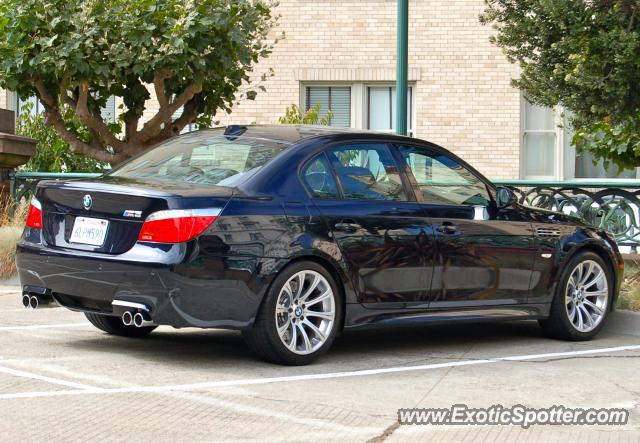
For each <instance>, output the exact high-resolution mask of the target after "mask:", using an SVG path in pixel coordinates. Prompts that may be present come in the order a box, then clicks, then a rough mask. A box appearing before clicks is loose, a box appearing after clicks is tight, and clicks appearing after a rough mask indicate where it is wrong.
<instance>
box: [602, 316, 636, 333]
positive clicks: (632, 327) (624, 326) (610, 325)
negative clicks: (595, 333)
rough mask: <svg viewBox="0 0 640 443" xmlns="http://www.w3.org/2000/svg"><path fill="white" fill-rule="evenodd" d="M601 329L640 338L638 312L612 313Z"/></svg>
mask: <svg viewBox="0 0 640 443" xmlns="http://www.w3.org/2000/svg"><path fill="white" fill-rule="evenodd" d="M603 329H604V330H605V331H607V332H611V333H614V334H623V335H635V336H636V337H640V312H633V311H613V312H612V313H611V314H609V319H608V320H607V322H606V324H605V325H604V328H603Z"/></svg>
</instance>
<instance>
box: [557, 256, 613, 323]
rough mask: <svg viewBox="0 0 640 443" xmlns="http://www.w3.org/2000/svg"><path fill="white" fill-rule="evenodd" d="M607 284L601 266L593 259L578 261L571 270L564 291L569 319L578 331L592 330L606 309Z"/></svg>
mask: <svg viewBox="0 0 640 443" xmlns="http://www.w3.org/2000/svg"><path fill="white" fill-rule="evenodd" d="M608 298H609V286H608V282H607V275H606V273H605V271H604V269H602V266H600V264H598V263H597V262H596V261H593V260H585V261H583V262H580V263H579V264H578V265H577V266H576V267H575V268H574V269H573V271H572V272H571V276H570V277H569V281H568V282H567V288H566V291H565V306H566V310H567V315H568V317H569V321H570V322H571V324H572V325H573V327H574V328H575V329H576V330H578V331H580V332H591V331H593V330H594V329H595V328H596V327H597V326H598V325H599V324H600V322H601V321H602V319H603V318H604V316H605V311H606V309H607V303H608Z"/></svg>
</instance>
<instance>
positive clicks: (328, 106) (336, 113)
mask: <svg viewBox="0 0 640 443" xmlns="http://www.w3.org/2000/svg"><path fill="white" fill-rule="evenodd" d="M316 105H320V117H324V116H325V115H326V114H327V112H329V111H331V113H332V115H333V116H332V118H331V123H330V126H338V127H342V128H348V127H350V126H351V87H350V86H307V87H306V98H305V109H306V110H307V111H308V110H309V109H311V108H313V107H314V106H316Z"/></svg>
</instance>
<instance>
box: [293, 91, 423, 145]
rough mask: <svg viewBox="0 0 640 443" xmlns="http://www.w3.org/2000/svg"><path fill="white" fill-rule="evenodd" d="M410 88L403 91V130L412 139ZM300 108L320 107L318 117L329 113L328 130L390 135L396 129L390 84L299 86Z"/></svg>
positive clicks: (413, 104)
mask: <svg viewBox="0 0 640 443" xmlns="http://www.w3.org/2000/svg"><path fill="white" fill-rule="evenodd" d="M413 91H414V85H409V87H408V91H407V120H408V121H407V129H408V134H409V135H410V136H414V132H415V131H414V125H415V122H414V120H415V98H414V95H413ZM300 92H301V100H300V106H301V107H302V108H303V109H305V110H309V109H310V108H312V107H313V106H315V105H320V116H321V117H322V116H324V115H325V114H326V113H327V111H328V110H331V112H332V113H333V118H332V120H331V126H339V127H351V128H356V129H371V130H375V131H381V132H393V131H395V129H396V100H395V95H396V88H395V86H394V83H393V82H384V83H383V82H353V83H348V84H347V83H345V82H341V83H335V84H326V83H323V84H313V83H312V84H303V85H301V89H300Z"/></svg>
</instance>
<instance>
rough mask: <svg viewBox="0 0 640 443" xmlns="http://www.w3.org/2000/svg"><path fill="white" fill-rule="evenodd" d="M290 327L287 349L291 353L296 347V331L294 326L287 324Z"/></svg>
mask: <svg viewBox="0 0 640 443" xmlns="http://www.w3.org/2000/svg"><path fill="white" fill-rule="evenodd" d="M289 324H290V325H291V339H290V341H289V349H291V350H292V351H294V352H295V351H296V345H297V344H298V331H297V330H296V325H295V324H294V323H292V322H289Z"/></svg>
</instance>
